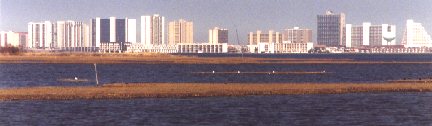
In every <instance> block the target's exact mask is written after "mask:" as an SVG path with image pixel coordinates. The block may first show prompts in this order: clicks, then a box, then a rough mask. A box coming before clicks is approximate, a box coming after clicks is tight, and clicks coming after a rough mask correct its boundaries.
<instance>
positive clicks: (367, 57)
mask: <svg viewBox="0 0 432 126" xmlns="http://www.w3.org/2000/svg"><path fill="white" fill-rule="evenodd" d="M177 55H187V56H196V57H242V56H243V57H258V58H300V59H310V58H314V59H329V58H330V59H352V60H355V61H412V62H414V61H425V62H432V54H362V53H356V54H349V53H342V54H248V53H246V54H243V55H242V54H232V53H229V54H177Z"/></svg>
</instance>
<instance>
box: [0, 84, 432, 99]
mask: <svg viewBox="0 0 432 126" xmlns="http://www.w3.org/2000/svg"><path fill="white" fill-rule="evenodd" d="M430 91H432V83H374V84H353V83H334V84H306V83H305V84H243V83H228V84H224V83H134V84H120V83H117V84H105V85H104V86H99V87H97V86H80V87H60V86H58V87H56V86H49V87H24V88H8V89H0V100H69V99H132V98H161V97H162V98H166V97H171V98H176V97H212V96H248V95H299V94H343V93H371V92H372V93H384V92H430Z"/></svg>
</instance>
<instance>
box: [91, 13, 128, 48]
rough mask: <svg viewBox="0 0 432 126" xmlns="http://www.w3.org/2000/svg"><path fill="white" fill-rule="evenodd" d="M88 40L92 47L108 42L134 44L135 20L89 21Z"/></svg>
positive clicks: (110, 19) (97, 19) (96, 19)
mask: <svg viewBox="0 0 432 126" xmlns="http://www.w3.org/2000/svg"><path fill="white" fill-rule="evenodd" d="M90 38H91V39H90V40H91V45H92V47H99V45H100V43H108V42H136V19H128V18H126V19H116V18H115V17H110V18H109V19H101V18H99V17H97V18H95V19H91V21H90Z"/></svg>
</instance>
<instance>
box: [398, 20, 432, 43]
mask: <svg viewBox="0 0 432 126" xmlns="http://www.w3.org/2000/svg"><path fill="white" fill-rule="evenodd" d="M402 45H404V46H405V47H432V40H431V36H430V35H429V34H428V33H427V32H426V29H425V28H424V27H423V26H422V24H421V23H417V22H414V20H412V19H410V20H407V23H406V29H405V31H404V36H403V38H402Z"/></svg>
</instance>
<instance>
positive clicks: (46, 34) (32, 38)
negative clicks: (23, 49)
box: [26, 21, 53, 49]
mask: <svg viewBox="0 0 432 126" xmlns="http://www.w3.org/2000/svg"><path fill="white" fill-rule="evenodd" d="M52 30H53V29H52V23H51V22H49V21H45V22H39V23H33V22H30V23H28V39H29V40H28V44H26V45H27V48H33V49H48V48H52V46H53V44H52V41H53V36H52V35H53V32H52Z"/></svg>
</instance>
